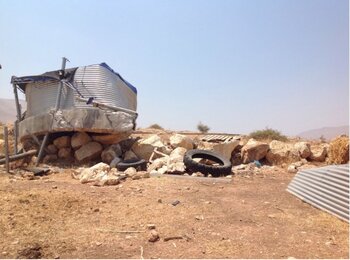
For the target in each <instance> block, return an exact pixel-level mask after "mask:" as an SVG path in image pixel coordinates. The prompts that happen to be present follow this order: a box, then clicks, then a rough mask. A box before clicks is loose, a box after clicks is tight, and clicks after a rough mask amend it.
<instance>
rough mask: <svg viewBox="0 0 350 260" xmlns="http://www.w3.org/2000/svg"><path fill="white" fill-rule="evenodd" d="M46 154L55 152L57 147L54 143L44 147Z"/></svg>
mask: <svg viewBox="0 0 350 260" xmlns="http://www.w3.org/2000/svg"><path fill="white" fill-rule="evenodd" d="M45 151H46V153H47V154H57V152H58V149H57V147H56V145H54V144H49V145H48V146H47V147H46V149H45Z"/></svg>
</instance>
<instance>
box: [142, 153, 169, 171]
mask: <svg viewBox="0 0 350 260" xmlns="http://www.w3.org/2000/svg"><path fill="white" fill-rule="evenodd" d="M167 163H168V158H167V157H161V158H158V159H155V160H154V161H153V162H152V163H151V164H150V165H149V166H148V169H147V171H148V172H150V173H152V172H153V171H157V170H158V169H160V168H162V167H163V166H164V165H167Z"/></svg>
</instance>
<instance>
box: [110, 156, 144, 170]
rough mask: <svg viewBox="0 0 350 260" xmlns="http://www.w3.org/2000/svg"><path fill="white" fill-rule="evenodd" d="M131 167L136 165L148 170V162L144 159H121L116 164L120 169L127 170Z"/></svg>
mask: <svg viewBox="0 0 350 260" xmlns="http://www.w3.org/2000/svg"><path fill="white" fill-rule="evenodd" d="M129 167H134V168H135V169H140V170H141V171H145V170H147V162H146V161H145V160H143V159H141V160H139V159H130V160H125V161H121V162H119V163H117V164H116V168H117V169H118V171H125V170H126V169H128V168H129Z"/></svg>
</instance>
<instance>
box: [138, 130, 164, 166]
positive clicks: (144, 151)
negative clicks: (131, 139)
mask: <svg viewBox="0 0 350 260" xmlns="http://www.w3.org/2000/svg"><path fill="white" fill-rule="evenodd" d="M155 148H157V150H158V151H159V152H164V151H165V145H164V143H163V141H162V140H161V138H160V137H159V136H158V135H152V136H150V137H148V138H147V139H140V140H138V141H137V142H135V143H134V145H133V146H132V151H133V152H134V153H135V154H136V155H137V157H138V158H140V159H144V160H146V161H149V159H150V157H151V155H152V153H153V151H154V149H155ZM157 157H158V156H157V155H155V157H154V158H157Z"/></svg>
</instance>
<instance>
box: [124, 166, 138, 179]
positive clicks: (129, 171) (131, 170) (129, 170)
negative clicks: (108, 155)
mask: <svg viewBox="0 0 350 260" xmlns="http://www.w3.org/2000/svg"><path fill="white" fill-rule="evenodd" d="M124 173H125V175H126V176H127V177H133V176H134V175H136V174H137V170H136V169H135V168H134V167H129V168H127V169H126V170H125V171H124Z"/></svg>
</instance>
